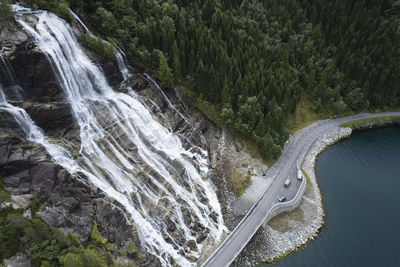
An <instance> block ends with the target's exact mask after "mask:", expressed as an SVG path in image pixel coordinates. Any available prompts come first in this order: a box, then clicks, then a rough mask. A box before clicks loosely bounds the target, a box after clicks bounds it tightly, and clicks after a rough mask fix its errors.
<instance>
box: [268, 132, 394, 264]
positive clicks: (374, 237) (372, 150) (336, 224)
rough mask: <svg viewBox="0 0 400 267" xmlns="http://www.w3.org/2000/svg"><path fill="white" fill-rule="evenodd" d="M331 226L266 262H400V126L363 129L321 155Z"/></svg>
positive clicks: (321, 181) (319, 169) (319, 170)
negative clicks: (292, 250) (301, 246)
mask: <svg viewBox="0 0 400 267" xmlns="http://www.w3.org/2000/svg"><path fill="white" fill-rule="evenodd" d="M316 174H317V177H318V181H319V185H320V189H321V191H322V195H323V198H324V204H325V210H326V227H325V228H324V229H323V230H322V232H321V234H320V235H319V236H318V237H317V238H316V239H315V240H314V241H313V242H310V243H308V246H307V248H304V249H302V250H300V251H299V252H297V253H292V254H291V255H289V256H288V257H287V258H285V259H284V260H282V261H280V262H278V263H276V264H274V265H265V266H274V267H275V266H285V267H286V266H296V267H302V266H304V267H309V266H385V267H386V266H400V128H387V129H381V130H374V131H368V132H361V133H357V134H355V135H353V136H352V137H351V138H349V139H347V140H345V141H343V142H341V143H339V144H337V145H334V146H332V147H330V148H328V149H327V150H326V151H325V152H324V153H322V154H321V155H320V156H319V158H318V161H317V166H316Z"/></svg>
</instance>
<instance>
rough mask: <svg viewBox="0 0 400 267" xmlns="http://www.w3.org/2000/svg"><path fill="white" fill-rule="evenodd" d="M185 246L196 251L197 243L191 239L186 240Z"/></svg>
mask: <svg viewBox="0 0 400 267" xmlns="http://www.w3.org/2000/svg"><path fill="white" fill-rule="evenodd" d="M186 246H187V247H188V248H189V249H190V250H192V251H197V244H196V241H194V240H193V239H191V240H189V241H187V242H186Z"/></svg>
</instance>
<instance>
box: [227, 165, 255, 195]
mask: <svg viewBox="0 0 400 267" xmlns="http://www.w3.org/2000/svg"><path fill="white" fill-rule="evenodd" d="M250 176H251V174H250V173H247V174H246V175H243V174H242V173H240V172H238V171H236V170H235V171H233V173H232V178H231V181H232V184H233V186H234V187H235V193H236V195H237V196H238V197H240V196H241V195H243V193H244V192H245V191H246V189H247V187H249V186H250V185H251V179H250Z"/></svg>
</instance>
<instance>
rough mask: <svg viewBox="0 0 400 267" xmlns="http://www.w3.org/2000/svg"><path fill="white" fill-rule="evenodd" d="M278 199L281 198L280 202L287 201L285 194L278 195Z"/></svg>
mask: <svg viewBox="0 0 400 267" xmlns="http://www.w3.org/2000/svg"><path fill="white" fill-rule="evenodd" d="M278 200H279V202H285V201H286V197H284V196H281V197H278Z"/></svg>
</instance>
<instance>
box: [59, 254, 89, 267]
mask: <svg viewBox="0 0 400 267" xmlns="http://www.w3.org/2000/svg"><path fill="white" fill-rule="evenodd" d="M63 263H64V267H83V266H84V265H83V262H82V259H81V257H80V256H79V255H78V254H74V253H68V254H67V255H65V256H64V260H63Z"/></svg>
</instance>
